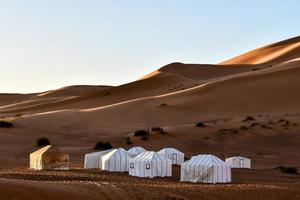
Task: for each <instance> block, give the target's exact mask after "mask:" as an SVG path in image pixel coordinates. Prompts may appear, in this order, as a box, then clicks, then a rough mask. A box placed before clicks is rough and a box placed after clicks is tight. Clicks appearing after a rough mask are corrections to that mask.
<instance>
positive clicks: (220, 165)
mask: <svg viewBox="0 0 300 200" xmlns="http://www.w3.org/2000/svg"><path fill="white" fill-rule="evenodd" d="M180 181H189V182H194V183H195V182H202V183H228V182H231V167H230V166H229V165H228V164H227V163H225V162H224V161H222V160H221V159H219V158H218V157H216V156H214V155H198V156H194V157H192V159H191V160H188V161H186V162H184V163H182V164H181V174H180Z"/></svg>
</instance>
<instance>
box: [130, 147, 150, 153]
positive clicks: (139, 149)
mask: <svg viewBox="0 0 300 200" xmlns="http://www.w3.org/2000/svg"><path fill="white" fill-rule="evenodd" d="M145 151H147V150H146V149H144V148H143V147H132V148H130V149H128V152H129V153H133V154H140V153H143V152H145Z"/></svg>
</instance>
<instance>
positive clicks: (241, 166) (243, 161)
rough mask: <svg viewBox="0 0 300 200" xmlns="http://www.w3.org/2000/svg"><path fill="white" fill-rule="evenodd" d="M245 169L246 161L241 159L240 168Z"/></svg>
mask: <svg viewBox="0 0 300 200" xmlns="http://www.w3.org/2000/svg"><path fill="white" fill-rule="evenodd" d="M244 167H245V160H244V159H240V168H244Z"/></svg>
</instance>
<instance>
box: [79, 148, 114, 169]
mask: <svg viewBox="0 0 300 200" xmlns="http://www.w3.org/2000/svg"><path fill="white" fill-rule="evenodd" d="M110 151H111V149H110V150H106V151H99V152H93V153H88V154H85V156H84V169H101V165H99V163H102V162H101V159H102V157H103V156H104V155H105V154H107V153H108V152H110Z"/></svg>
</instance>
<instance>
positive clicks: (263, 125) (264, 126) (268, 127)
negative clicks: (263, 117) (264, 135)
mask: <svg viewBox="0 0 300 200" xmlns="http://www.w3.org/2000/svg"><path fill="white" fill-rule="evenodd" d="M261 127H262V128H265V129H272V127H270V126H267V125H265V124H262V125H261Z"/></svg>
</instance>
